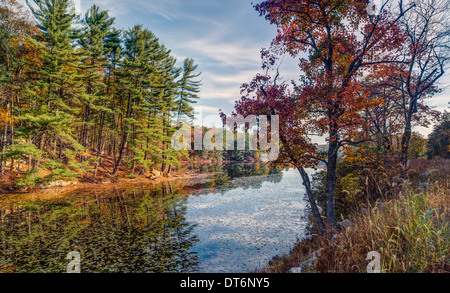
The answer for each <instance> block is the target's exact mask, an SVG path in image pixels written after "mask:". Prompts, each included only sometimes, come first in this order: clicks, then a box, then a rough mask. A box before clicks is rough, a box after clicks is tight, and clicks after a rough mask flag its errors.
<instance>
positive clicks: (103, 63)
mask: <svg viewBox="0 0 450 293" xmlns="http://www.w3.org/2000/svg"><path fill="white" fill-rule="evenodd" d="M114 21H115V19H114V18H110V17H109V15H108V12H107V11H102V10H100V9H99V7H98V6H96V5H93V6H92V7H91V8H90V9H89V10H88V12H86V14H85V17H84V19H83V21H82V23H83V25H84V27H83V29H82V30H81V32H79V35H80V38H79V41H78V42H79V44H80V46H81V48H82V52H83V61H82V64H83V65H82V66H80V67H81V69H82V71H83V79H84V86H85V88H86V93H85V95H83V96H82V99H81V100H82V103H83V108H84V112H83V113H84V114H83V117H82V119H83V126H82V133H81V144H82V145H83V147H84V148H89V147H90V144H89V133H90V131H89V130H90V127H91V126H92V122H91V119H92V116H93V114H92V111H95V110H97V111H100V112H101V113H102V114H103V112H104V109H103V107H104V105H105V102H106V99H107V98H108V97H107V93H106V87H107V85H106V84H105V76H106V71H107V67H108V58H107V55H108V54H109V53H110V51H109V50H110V49H108V48H106V46H105V44H106V39H107V37H108V36H109V34H110V33H111V27H112V25H113V24H114ZM99 116H102V115H99ZM102 127H103V126H102ZM98 153H99V152H98ZM86 159H87V156H86V155H83V156H82V157H81V161H82V162H84V161H86Z"/></svg>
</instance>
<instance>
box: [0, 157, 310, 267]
mask: <svg viewBox="0 0 450 293" xmlns="http://www.w3.org/2000/svg"><path fill="white" fill-rule="evenodd" d="M212 171H213V172H216V174H215V175H214V176H212V177H211V178H210V179H209V180H206V181H204V182H198V183H195V182H192V181H190V180H174V181H169V182H164V183H161V184H158V185H148V184H141V185H133V186H131V187H117V186H115V187H110V188H107V189H99V190H92V189H85V190H77V191H75V192H69V193H67V194H64V195H63V196H59V197H58V198H50V199H48V198H41V197H39V196H30V197H29V199H24V200H21V201H20V202H18V201H12V202H8V203H6V202H5V201H3V202H0V216H1V219H0V237H1V238H0V252H1V254H0V272H52V273H53V272H55V273H56V272H65V271H66V268H67V264H68V262H69V261H68V260H66V256H67V254H68V253H69V252H71V251H78V252H80V254H81V268H82V272H142V273H145V272H198V271H200V272H205V271H216V270H217V268H221V269H222V270H223V271H242V270H244V272H245V266H244V267H243V266H239V267H238V268H236V267H230V266H227V265H226V263H227V261H229V260H230V259H233V260H236V259H238V261H240V262H241V263H246V262H248V261H249V259H251V258H254V257H255V255H254V252H255V251H254V249H253V248H254V247H256V246H258V247H260V248H259V251H261V249H262V250H264V249H265V248H264V247H267V248H268V250H267V249H266V250H264V253H265V254H264V257H265V258H264V259H260V261H266V260H267V259H266V258H267V257H268V256H269V255H272V256H273V255H275V254H277V251H276V249H278V247H279V246H280V242H279V241H280V239H279V238H280V237H281V238H283V239H282V240H283V241H284V242H283V243H285V244H286V243H289V245H291V244H293V242H294V241H295V239H292V237H296V235H298V233H297V232H301V225H302V222H301V220H300V215H299V211H301V210H302V209H303V208H304V207H303V204H302V202H301V195H300V194H301V188H300V189H299V187H298V186H297V185H295V186H294V185H292V186H291V187H289V184H288V185H287V188H288V189H289V188H291V189H292V188H294V189H293V190H291V192H290V193H289V194H287V196H284V197H283V196H281V197H280V198H277V197H279V192H278V193H277V191H279V189H280V186H281V185H283V186H285V188H286V182H288V181H289V180H291V179H292V178H291V176H290V175H289V173H288V177H287V178H284V179H283V173H282V170H279V169H272V168H269V167H268V166H267V165H261V166H260V165H246V164H239V165H232V166H222V165H217V166H214V169H213V170H212ZM209 172H211V170H210V171H209ZM290 178H291V179H290ZM286 180H288V181H286ZM230 211H232V212H230ZM292 214H294V216H298V218H295V217H294V218H292ZM249 219H250V220H249ZM221 221H222V222H221ZM249 221H250V222H249ZM280 225H283V226H284V227H287V229H285V230H284V231H281V230H280V229H279V226H280ZM258 227H262V229H261V228H258ZM276 231H278V232H276ZM231 234H234V235H238V237H237V238H236V237H234V238H233V237H231V236H230V235H231ZM205 239H208V240H210V241H205ZM283 245H284V244H283ZM289 245H288V246H289ZM230 254H233V255H234V257H231V258H230V256H229V255H230ZM243 268H244V269H243ZM219 271H220V270H219Z"/></svg>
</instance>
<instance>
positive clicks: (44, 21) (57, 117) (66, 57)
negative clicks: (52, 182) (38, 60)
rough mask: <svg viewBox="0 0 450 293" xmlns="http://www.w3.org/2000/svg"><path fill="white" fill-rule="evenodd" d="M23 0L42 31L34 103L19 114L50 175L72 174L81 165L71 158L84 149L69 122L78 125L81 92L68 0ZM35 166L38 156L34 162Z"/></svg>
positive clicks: (74, 17) (74, 16)
mask: <svg viewBox="0 0 450 293" xmlns="http://www.w3.org/2000/svg"><path fill="white" fill-rule="evenodd" d="M27 3H28V5H29V7H30V10H31V12H32V13H33V15H34V16H35V18H36V20H37V27H38V28H39V29H40V31H41V34H40V35H39V37H38V38H37V40H36V41H37V42H36V44H39V46H40V47H41V48H42V50H43V66H42V67H41V70H40V71H39V72H38V73H39V75H41V78H40V79H39V81H38V82H37V84H36V87H35V91H36V92H37V93H39V94H38V95H36V99H37V103H38V104H39V106H38V107H37V108H36V109H35V110H33V111H29V112H28V113H25V114H24V116H23V117H22V118H21V119H22V120H23V121H25V122H28V123H29V124H30V127H31V128H33V130H34V133H39V134H40V142H39V149H40V150H41V151H44V150H46V151H47V153H48V156H47V157H48V159H49V160H47V161H46V162H45V164H46V167H47V168H49V169H51V170H52V171H53V174H52V175H51V177H55V176H56V177H61V178H72V177H74V174H75V172H77V171H79V170H80V169H81V168H83V167H84V165H85V164H84V165H80V164H77V163H76V162H75V158H76V157H77V155H78V154H80V153H82V152H83V151H85V149H84V148H83V147H82V145H80V144H79V143H78V142H77V139H76V135H75V133H74V127H73V125H77V126H78V125H79V120H78V119H77V115H78V113H80V100H81V97H82V95H83V94H84V92H85V90H84V87H83V86H82V78H81V76H80V75H79V72H78V67H79V64H80V61H81V56H80V54H79V53H77V52H75V50H74V48H73V47H72V40H73V38H74V31H73V28H72V25H73V23H74V21H75V19H76V14H75V9H74V8H73V3H72V2H71V1H69V0H42V1H41V0H34V3H35V4H36V5H37V7H34V6H33V5H31V4H30V3H29V1H27ZM58 147H59V148H58ZM57 151H59V152H57ZM50 158H51V159H50ZM39 165H40V161H38V162H37V164H36V166H35V167H38V166H39Z"/></svg>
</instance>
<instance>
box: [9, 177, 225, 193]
mask: <svg viewBox="0 0 450 293" xmlns="http://www.w3.org/2000/svg"><path fill="white" fill-rule="evenodd" d="M215 174H217V173H215V172H211V173H198V172H189V173H185V174H182V175H180V174H177V175H171V176H170V177H166V176H161V177H159V178H157V179H150V178H149V177H144V176H142V177H137V178H133V179H127V178H117V179H116V180H114V181H102V182H86V181H62V180H60V181H61V182H65V184H67V185H65V186H50V187H42V186H37V187H32V188H27V189H25V190H19V189H17V190H5V189H1V190H0V196H4V197H9V196H15V195H17V196H19V195H27V194H36V195H40V194H42V195H51V194H55V195H56V194H61V193H69V192H74V191H77V190H82V189H88V188H95V189H105V188H113V187H126V186H128V185H136V184H139V185H145V184H148V185H156V184H160V183H164V182H171V181H176V180H193V181H198V182H204V181H206V180H208V179H209V177H211V176H213V175H215ZM55 182H58V181H55Z"/></svg>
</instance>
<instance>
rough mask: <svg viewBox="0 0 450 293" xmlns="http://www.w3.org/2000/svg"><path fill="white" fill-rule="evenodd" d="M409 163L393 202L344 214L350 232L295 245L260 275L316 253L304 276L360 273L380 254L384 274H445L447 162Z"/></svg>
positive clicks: (449, 251) (449, 218) (449, 232)
mask: <svg viewBox="0 0 450 293" xmlns="http://www.w3.org/2000/svg"><path fill="white" fill-rule="evenodd" d="M414 164H415V165H416V166H415V168H416V169H412V170H414V171H411V172H410V181H409V182H407V183H406V184H405V186H404V187H403V188H402V189H401V191H400V192H399V193H398V194H397V196H396V197H395V198H391V199H384V200H382V199H380V200H378V201H376V202H374V203H372V204H366V205H365V206H361V207H360V209H358V210H355V211H353V212H352V213H351V214H350V216H349V220H350V221H351V223H352V225H351V226H350V227H347V228H342V229H340V230H339V231H338V232H337V234H336V235H335V236H334V237H333V238H330V237H319V236H314V237H313V238H312V239H309V240H307V241H304V242H302V243H300V244H299V245H297V246H296V247H295V248H294V250H293V251H292V252H291V254H289V255H286V256H284V257H282V258H281V260H280V261H278V262H275V263H273V264H271V265H270V266H268V267H267V268H266V269H265V270H264V272H268V273H287V272H289V270H290V268H292V267H298V266H299V264H300V263H301V262H303V261H305V260H307V258H308V257H309V255H310V254H311V253H312V252H314V251H317V250H319V249H322V250H321V253H320V255H319V256H318V257H317V259H316V261H315V262H314V265H313V266H312V267H310V268H309V269H308V270H307V272H320V273H330V272H331V273H365V272H366V271H367V265H368V264H369V262H370V260H366V258H367V255H368V253H369V252H371V251H376V252H379V253H380V254H381V270H382V272H385V273H419V272H433V273H436V272H450V227H449V222H450V176H449V174H450V172H449V170H448V168H449V164H448V160H446V161H445V162H443V161H441V162H437V161H435V162H424V161H416V162H414V163H413V164H412V165H414ZM424 164H428V165H429V166H428V168H425V167H423V165H424ZM419 167H421V168H419ZM436 167H438V168H436Z"/></svg>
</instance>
